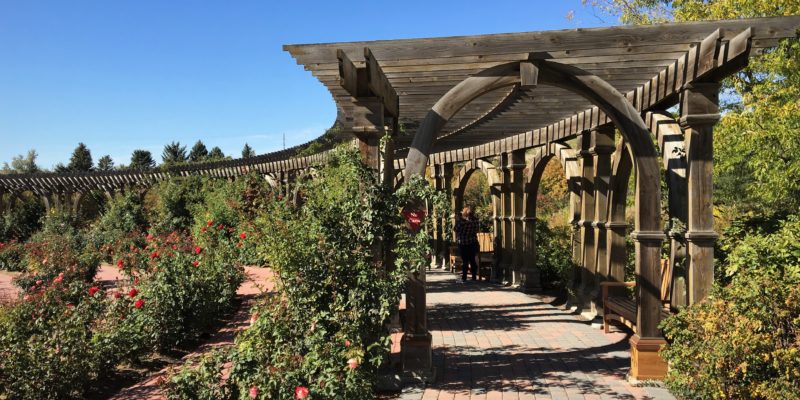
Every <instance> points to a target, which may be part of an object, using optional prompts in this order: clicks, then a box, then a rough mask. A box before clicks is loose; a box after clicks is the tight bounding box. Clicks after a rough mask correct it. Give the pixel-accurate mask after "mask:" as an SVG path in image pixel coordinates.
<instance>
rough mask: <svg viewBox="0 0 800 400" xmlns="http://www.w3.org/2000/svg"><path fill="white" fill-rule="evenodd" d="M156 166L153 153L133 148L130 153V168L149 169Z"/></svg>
mask: <svg viewBox="0 0 800 400" xmlns="http://www.w3.org/2000/svg"><path fill="white" fill-rule="evenodd" d="M155 167H156V162H155V160H153V154H152V153H150V152H149V151H147V150H134V151H133V154H131V165H130V167H129V168H130V169H134V170H138V171H149V170H151V169H153V168H155Z"/></svg>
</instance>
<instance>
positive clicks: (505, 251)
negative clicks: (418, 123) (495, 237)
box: [495, 153, 514, 285]
mask: <svg viewBox="0 0 800 400" xmlns="http://www.w3.org/2000/svg"><path fill="white" fill-rule="evenodd" d="M510 158H511V154H510V153H502V154H501V155H500V171H501V172H500V177H501V178H500V179H501V181H502V185H501V186H500V198H501V199H502V200H501V203H502V219H501V224H500V238H501V239H502V246H501V249H502V250H501V251H500V266H499V267H500V271H502V272H501V274H502V278H501V282H503V284H505V285H510V284H512V283H513V281H514V277H513V272H512V261H513V260H512V258H513V247H514V241H513V235H514V233H513V231H512V229H513V227H512V226H511V215H512V209H511V197H512V194H511V170H510V169H509V168H508V165H509V164H510ZM495 250H496V249H495Z"/></svg>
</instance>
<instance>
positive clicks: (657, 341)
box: [629, 335, 667, 380]
mask: <svg viewBox="0 0 800 400" xmlns="http://www.w3.org/2000/svg"><path fill="white" fill-rule="evenodd" d="M630 344H631V371H630V374H629V375H630V378H631V379H635V380H646V379H655V380H662V379H664V377H665V376H666V375H667V362H666V361H664V359H663V358H661V355H660V354H658V352H659V350H661V348H662V347H663V346H665V345H666V344H667V342H666V341H665V340H664V339H663V338H657V337H656V338H643V337H639V335H633V337H631V340H630Z"/></svg>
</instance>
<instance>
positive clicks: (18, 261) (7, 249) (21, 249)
mask: <svg viewBox="0 0 800 400" xmlns="http://www.w3.org/2000/svg"><path fill="white" fill-rule="evenodd" d="M24 255H25V246H24V245H23V244H22V243H19V242H17V241H16V240H11V241H10V242H7V243H0V270H5V271H24V270H25V265H24V264H23V263H22V258H23V257H24Z"/></svg>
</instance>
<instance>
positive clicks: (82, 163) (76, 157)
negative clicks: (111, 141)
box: [67, 143, 93, 171]
mask: <svg viewBox="0 0 800 400" xmlns="http://www.w3.org/2000/svg"><path fill="white" fill-rule="evenodd" d="M92 165H93V163H92V153H91V152H90V151H89V148H88V147H86V145H85V144H83V143H78V147H76V148H75V150H74V151H73V152H72V157H70V158H69V164H68V165H67V169H68V170H70V171H91V170H92Z"/></svg>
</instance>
